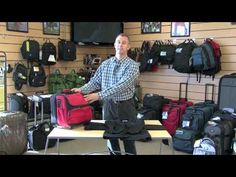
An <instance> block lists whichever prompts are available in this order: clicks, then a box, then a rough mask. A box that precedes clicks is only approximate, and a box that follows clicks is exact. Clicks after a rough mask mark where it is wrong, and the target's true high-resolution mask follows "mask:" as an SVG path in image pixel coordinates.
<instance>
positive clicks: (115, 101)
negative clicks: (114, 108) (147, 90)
mask: <svg viewBox="0 0 236 177" xmlns="http://www.w3.org/2000/svg"><path fill="white" fill-rule="evenodd" d="M132 99H133V98H130V99H128V100H122V101H117V100H112V101H113V102H114V103H116V104H118V103H123V102H126V101H131V100H132Z"/></svg>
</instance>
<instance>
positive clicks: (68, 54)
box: [58, 39, 76, 61]
mask: <svg viewBox="0 0 236 177" xmlns="http://www.w3.org/2000/svg"><path fill="white" fill-rule="evenodd" d="M58 60H64V61H73V60H76V45H75V44H74V43H73V42H71V41H66V40H63V39H60V41H59V42H58Z"/></svg>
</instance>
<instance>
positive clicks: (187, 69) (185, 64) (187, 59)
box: [173, 39, 197, 73]
mask: <svg viewBox="0 0 236 177" xmlns="http://www.w3.org/2000/svg"><path fill="white" fill-rule="evenodd" d="M196 46H197V45H196V44H195V42H194V41H193V40H192V39H188V40H185V41H184V42H182V43H181V44H179V45H178V46H177V48H176V50H175V57H174V63H173V68H174V69H175V70H176V71H177V72H180V73H193V72H194V70H193V67H192V51H193V49H194V48H195V47H196Z"/></svg>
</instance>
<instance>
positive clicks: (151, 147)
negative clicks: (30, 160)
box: [25, 139, 188, 155]
mask: <svg viewBox="0 0 236 177" xmlns="http://www.w3.org/2000/svg"><path fill="white" fill-rule="evenodd" d="M120 144H121V149H122V151H124V148H123V143H122V142H121V143H120ZM135 144H136V149H137V154H138V155H188V154H187V153H184V152H180V151H175V150H173V149H172V147H170V146H168V145H165V144H163V143H161V141H160V140H152V141H149V142H140V141H136V143H135ZM161 144H162V145H161ZM160 145H161V147H160ZM160 148H161V149H160ZM59 149H60V154H61V155H66V154H68V155H108V152H107V148H106V140H102V139H80V140H70V141H65V142H61V143H60V146H59ZM41 154H44V150H40V151H28V152H26V153H25V155H41ZM46 154H47V155H53V154H57V148H56V146H54V147H52V148H48V150H47V153H46Z"/></svg>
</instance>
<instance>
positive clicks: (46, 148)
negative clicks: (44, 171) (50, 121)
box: [44, 137, 49, 154]
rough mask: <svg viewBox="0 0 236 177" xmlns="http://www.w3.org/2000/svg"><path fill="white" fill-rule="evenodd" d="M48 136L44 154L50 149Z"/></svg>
mask: <svg viewBox="0 0 236 177" xmlns="http://www.w3.org/2000/svg"><path fill="white" fill-rule="evenodd" d="M48 141H49V139H48V137H47V140H46V145H45V149H44V154H46V152H47V150H48Z"/></svg>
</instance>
